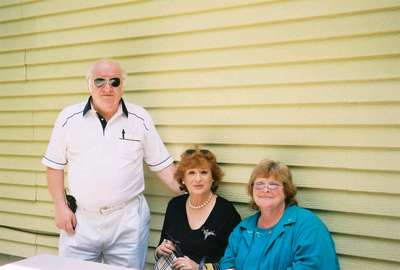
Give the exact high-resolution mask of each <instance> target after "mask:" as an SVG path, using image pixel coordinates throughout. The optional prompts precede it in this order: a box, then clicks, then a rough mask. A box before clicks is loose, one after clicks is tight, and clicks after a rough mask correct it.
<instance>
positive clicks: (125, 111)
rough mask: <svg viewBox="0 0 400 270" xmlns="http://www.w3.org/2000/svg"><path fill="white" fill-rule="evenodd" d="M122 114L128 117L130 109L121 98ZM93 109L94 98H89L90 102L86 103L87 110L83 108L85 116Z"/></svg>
mask: <svg viewBox="0 0 400 270" xmlns="http://www.w3.org/2000/svg"><path fill="white" fill-rule="evenodd" d="M120 104H121V107H122V112H123V114H124V115H125V116H126V117H128V109H127V108H126V105H125V102H124V100H123V99H122V98H121V101H120ZM91 109H92V96H90V97H89V99H88V101H87V102H86V105H85V108H83V116H85V114H86V113H87V112H88V111H90V110H91Z"/></svg>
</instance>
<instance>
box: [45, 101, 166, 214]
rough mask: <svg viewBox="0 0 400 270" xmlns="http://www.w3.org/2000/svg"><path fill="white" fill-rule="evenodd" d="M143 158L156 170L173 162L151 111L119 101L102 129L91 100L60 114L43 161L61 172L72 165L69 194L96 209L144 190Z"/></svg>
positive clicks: (127, 198) (128, 198) (69, 173)
mask: <svg viewBox="0 0 400 270" xmlns="http://www.w3.org/2000/svg"><path fill="white" fill-rule="evenodd" d="M143 160H144V161H145V162H146V164H147V165H148V166H149V168H150V169H151V170H152V171H159V170H162V169H164V168H166V167H167V166H169V165H170V164H171V163H172V162H173V158H172V157H171V156H170V154H169V153H168V151H167V149H166V148H165V146H164V143H163V142H162V141H161V138H160V136H159V135H158V133H157V131H156V129H155V127H154V124H153V121H152V119H151V117H150V115H149V114H148V113H147V111H146V110H145V109H143V108H142V107H140V106H138V105H135V104H131V103H126V104H125V103H124V101H123V100H122V99H121V103H120V106H119V109H118V111H117V112H116V113H115V114H114V116H113V117H112V118H111V119H110V120H109V121H108V122H107V125H106V127H105V129H104V130H103V127H102V125H101V122H100V120H99V118H98V116H97V113H96V111H95V110H93V109H92V108H91V99H89V101H88V102H87V103H85V102H83V103H80V104H75V105H72V106H69V107H67V108H65V109H64V110H63V111H62V112H61V113H60V114H59V116H58V118H57V120H56V122H55V125H54V129H53V133H52V135H51V138H50V142H49V145H48V147H47V151H46V153H45V155H44V157H43V159H42V163H43V164H44V165H46V166H47V167H50V168H53V169H60V170H62V169H64V167H65V165H67V164H68V183H69V189H70V193H71V194H72V195H74V196H75V198H76V200H77V201H78V204H79V205H81V206H83V207H86V208H98V207H102V206H107V205H114V204H117V203H120V202H124V201H128V200H130V199H132V198H133V197H135V196H136V195H138V194H140V193H142V192H143V191H144V175H143Z"/></svg>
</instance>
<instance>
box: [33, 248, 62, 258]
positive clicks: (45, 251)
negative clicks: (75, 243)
mask: <svg viewBox="0 0 400 270" xmlns="http://www.w3.org/2000/svg"><path fill="white" fill-rule="evenodd" d="M36 254H50V255H55V256H57V255H58V248H51V247H44V246H36Z"/></svg>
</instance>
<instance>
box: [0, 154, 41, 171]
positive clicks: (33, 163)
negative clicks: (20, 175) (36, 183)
mask: <svg viewBox="0 0 400 270" xmlns="http://www.w3.org/2000/svg"><path fill="white" fill-rule="evenodd" d="M0 169H6V170H22V171H35V170H42V171H44V170H45V168H44V166H43V165H42V164H41V162H40V159H39V158H38V157H17V156H1V155H0Z"/></svg>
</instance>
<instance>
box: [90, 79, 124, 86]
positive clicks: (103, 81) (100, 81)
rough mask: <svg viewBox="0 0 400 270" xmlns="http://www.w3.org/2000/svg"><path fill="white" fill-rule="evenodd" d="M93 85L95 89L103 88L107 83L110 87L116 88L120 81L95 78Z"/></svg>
mask: <svg viewBox="0 0 400 270" xmlns="http://www.w3.org/2000/svg"><path fill="white" fill-rule="evenodd" d="M93 82H94V85H95V86H96V87H97V88H102V87H104V86H105V85H106V84H107V83H108V84H109V85H111V86H112V87H118V86H120V85H121V79H120V78H111V79H106V78H96V79H94V80H93Z"/></svg>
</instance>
